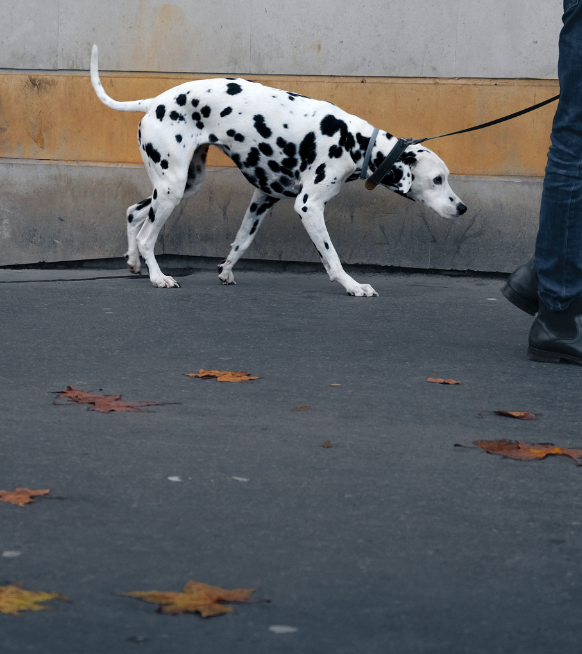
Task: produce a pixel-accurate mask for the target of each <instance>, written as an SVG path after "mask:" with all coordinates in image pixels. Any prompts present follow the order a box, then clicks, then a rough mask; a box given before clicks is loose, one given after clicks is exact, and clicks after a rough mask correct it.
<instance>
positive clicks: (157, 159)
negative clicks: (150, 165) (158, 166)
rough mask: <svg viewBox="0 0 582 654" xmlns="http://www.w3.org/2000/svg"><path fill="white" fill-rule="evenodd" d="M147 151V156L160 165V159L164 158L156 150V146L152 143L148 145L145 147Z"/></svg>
mask: <svg viewBox="0 0 582 654" xmlns="http://www.w3.org/2000/svg"><path fill="white" fill-rule="evenodd" d="M145 151H146V154H147V156H148V157H149V158H150V159H151V160H152V161H153V162H154V163H160V159H161V158H162V157H161V155H160V153H159V152H158V151H157V150H156V149H155V148H154V146H153V145H152V144H151V143H147V144H146V146H145Z"/></svg>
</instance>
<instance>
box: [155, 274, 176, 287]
mask: <svg viewBox="0 0 582 654" xmlns="http://www.w3.org/2000/svg"><path fill="white" fill-rule="evenodd" d="M150 281H151V283H152V284H153V285H154V286H157V287H158V288H180V284H178V282H177V281H176V280H175V279H174V278H173V277H168V276H167V275H162V276H161V277H152V278H151V279H150Z"/></svg>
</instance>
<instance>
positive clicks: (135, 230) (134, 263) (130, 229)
mask: <svg viewBox="0 0 582 654" xmlns="http://www.w3.org/2000/svg"><path fill="white" fill-rule="evenodd" d="M151 202H152V198H151V196H150V197H149V198H146V199H145V200H142V201H141V202H138V203H137V204H132V205H131V207H129V208H128V209H127V252H126V254H125V261H126V262H127V267H128V268H129V271H130V272H132V273H133V274H134V275H137V274H139V271H140V268H141V263H140V260H139V250H138V248H137V235H138V234H139V230H140V229H141V228H142V225H143V223H144V220H145V219H146V218H147V215H148V211H149V207H150V204H151Z"/></svg>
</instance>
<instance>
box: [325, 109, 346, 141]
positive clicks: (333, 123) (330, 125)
mask: <svg viewBox="0 0 582 654" xmlns="http://www.w3.org/2000/svg"><path fill="white" fill-rule="evenodd" d="M342 126H346V124H345V123H344V121H343V120H339V119H338V118H336V117H335V116H332V114H328V115H327V116H326V117H325V118H324V119H323V120H322V121H321V123H320V124H319V129H320V130H321V133H322V134H323V135H324V136H333V135H334V134H335V133H336V132H337V131H338V130H341V128H342ZM346 127H347V126H346Z"/></svg>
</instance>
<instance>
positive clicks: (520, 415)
mask: <svg viewBox="0 0 582 654" xmlns="http://www.w3.org/2000/svg"><path fill="white" fill-rule="evenodd" d="M495 413H497V414H499V415H500V416H507V417H508V418H517V419H518V420H537V418H536V414H535V413H531V411H504V410H503V409H497V411H496V412H495Z"/></svg>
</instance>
